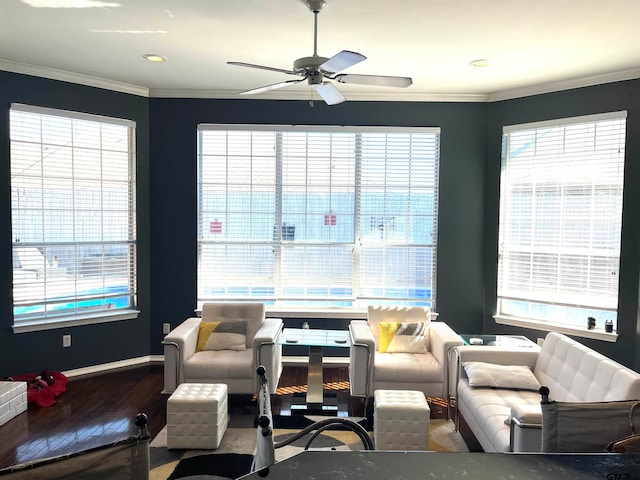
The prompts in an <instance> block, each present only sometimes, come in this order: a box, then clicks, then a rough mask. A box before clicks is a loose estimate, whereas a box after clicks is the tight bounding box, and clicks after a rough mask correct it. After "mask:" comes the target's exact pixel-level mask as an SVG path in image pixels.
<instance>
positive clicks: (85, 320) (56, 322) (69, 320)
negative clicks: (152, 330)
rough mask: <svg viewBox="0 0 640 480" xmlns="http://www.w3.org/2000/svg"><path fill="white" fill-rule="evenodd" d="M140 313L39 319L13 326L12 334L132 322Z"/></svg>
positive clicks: (110, 313) (128, 310)
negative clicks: (124, 321) (123, 321)
mask: <svg viewBox="0 0 640 480" xmlns="http://www.w3.org/2000/svg"><path fill="white" fill-rule="evenodd" d="M138 315H140V312H139V311H138V310H133V309H122V310H114V311H113V312H99V313H92V314H86V315H69V316H60V317H55V318H53V319H50V320H48V321H43V320H40V319H34V320H26V321H21V322H20V323H19V324H18V325H15V324H14V325H13V333H29V332H40V331H43V330H53V329H56V328H68V327H79V326H82V325H95V324H97V323H109V322H119V321H120V320H132V319H135V318H138Z"/></svg>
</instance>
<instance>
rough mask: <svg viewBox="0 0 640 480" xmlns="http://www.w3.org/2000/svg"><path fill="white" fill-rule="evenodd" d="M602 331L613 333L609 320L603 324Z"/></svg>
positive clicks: (611, 322) (611, 321)
mask: <svg viewBox="0 0 640 480" xmlns="http://www.w3.org/2000/svg"><path fill="white" fill-rule="evenodd" d="M604 331H605V332H607V333H613V320H611V319H610V318H608V319H607V320H605V322H604Z"/></svg>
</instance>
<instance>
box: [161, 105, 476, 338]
mask: <svg viewBox="0 0 640 480" xmlns="http://www.w3.org/2000/svg"><path fill="white" fill-rule="evenodd" d="M486 114H487V105H486V104H482V103H467V104H463V103H408V102H407V103H405V102H347V103H344V104H341V105H338V106H334V107H328V106H326V105H324V104H323V103H321V102H316V104H315V106H314V107H310V106H309V103H308V102H304V101H267V100H203V99H190V100H185V99H158V98H155V99H151V100H150V118H151V158H152V162H151V177H150V181H151V257H152V259H153V262H152V266H151V271H152V279H153V280H152V298H153V309H154V317H153V323H154V326H153V327H152V334H151V339H152V345H159V344H160V341H161V340H162V335H161V329H160V328H159V327H158V325H160V324H161V323H163V322H169V323H171V324H172V326H174V325H175V324H176V322H178V321H180V320H182V319H184V318H186V317H187V316H189V315H191V314H192V313H193V309H194V306H195V302H196V257H197V252H196V190H195V185H196V173H197V165H196V161H195V158H196V140H197V139H196V128H197V125H198V124H199V123H243V124H245V123H246V124H285V125H290V124H298V125H301V124H307V125H313V124H315V125H392V126H417V127H440V128H441V129H442V135H441V158H440V198H439V202H440V207H439V232H438V265H437V269H438V278H437V294H436V295H437V311H438V312H439V313H440V315H441V319H442V320H445V321H447V322H449V323H451V325H452V326H453V327H454V328H457V329H460V331H477V330H478V329H479V328H481V324H482V302H483V296H482V295H483V292H482V237H483V203H484V176H485V151H486V143H485V142H486V132H485V119H486Z"/></svg>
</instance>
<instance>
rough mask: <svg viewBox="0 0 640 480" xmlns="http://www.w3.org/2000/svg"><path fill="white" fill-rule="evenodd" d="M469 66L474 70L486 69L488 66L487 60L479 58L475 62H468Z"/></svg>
mask: <svg viewBox="0 0 640 480" xmlns="http://www.w3.org/2000/svg"><path fill="white" fill-rule="evenodd" d="M469 66H470V67H475V68H484V67H488V66H489V60H488V59H486V58H479V59H477V60H471V61H470V62H469Z"/></svg>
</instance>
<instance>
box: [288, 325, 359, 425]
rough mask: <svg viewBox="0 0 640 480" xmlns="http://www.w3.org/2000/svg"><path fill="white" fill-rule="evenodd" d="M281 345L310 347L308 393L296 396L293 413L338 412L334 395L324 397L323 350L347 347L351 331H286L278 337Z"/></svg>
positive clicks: (305, 329) (294, 329) (306, 329)
mask: <svg viewBox="0 0 640 480" xmlns="http://www.w3.org/2000/svg"><path fill="white" fill-rule="evenodd" d="M278 343H279V344H280V345H302V346H308V347H309V364H308V380H307V393H306V395H305V396H304V398H300V396H299V395H298V396H296V395H294V401H293V402H292V404H291V410H292V411H294V410H303V411H306V412H312V411H314V412H322V411H333V410H338V405H337V402H335V397H336V395H335V394H325V393H324V388H323V362H322V356H323V350H324V348H338V347H342V348H348V347H349V346H350V341H349V331H348V330H322V329H309V328H285V329H283V331H282V333H281V334H280V336H279V338H278Z"/></svg>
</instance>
